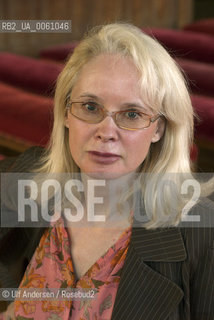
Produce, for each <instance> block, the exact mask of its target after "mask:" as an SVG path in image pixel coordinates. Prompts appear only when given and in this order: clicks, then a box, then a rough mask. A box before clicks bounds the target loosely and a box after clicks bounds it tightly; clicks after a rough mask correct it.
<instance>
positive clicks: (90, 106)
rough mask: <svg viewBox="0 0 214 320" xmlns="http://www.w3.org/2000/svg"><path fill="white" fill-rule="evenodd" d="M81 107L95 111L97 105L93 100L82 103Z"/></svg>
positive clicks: (97, 107)
mask: <svg viewBox="0 0 214 320" xmlns="http://www.w3.org/2000/svg"><path fill="white" fill-rule="evenodd" d="M82 108H83V109H84V110H85V111H87V112H96V111H98V109H99V106H98V104H97V103H95V102H91V101H88V102H84V103H82Z"/></svg>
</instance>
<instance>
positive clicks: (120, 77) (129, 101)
mask: <svg viewBox="0 0 214 320" xmlns="http://www.w3.org/2000/svg"><path fill="white" fill-rule="evenodd" d="M138 81H139V73H138V71H137V69H136V67H135V66H134V64H133V63H132V61H131V60H129V59H128V58H123V57H119V56H117V55H100V56H98V57H96V58H94V59H93V60H91V61H90V62H88V63H87V64H85V66H84V67H83V68H82V70H81V72H80V74H79V76H78V78H77V81H76V83H75V85H74V87H73V90H72V94H71V99H70V100H71V101H81V102H87V101H93V102H95V103H98V104H100V105H102V106H104V108H105V109H106V110H107V111H109V112H114V111H120V110H127V109H130V108H131V109H132V108H135V107H136V106H137V109H138V110H139V109H140V111H142V112H144V113H147V114H149V115H152V113H151V110H149V109H148V107H145V104H144V102H143V97H142V96H141V90H140V86H139V85H138ZM65 125H66V127H68V128H69V146H70V152H71V155H72V157H73V159H74V161H75V162H76V164H77V165H78V167H79V168H80V170H81V172H84V173H88V174H90V173H93V174H96V176H99V177H101V178H109V177H111V178H117V177H120V176H122V175H125V174H128V173H131V172H135V171H136V170H137V169H138V167H139V166H140V165H141V164H142V162H143V161H144V159H145V158H146V155H147V153H148V150H149V147H150V144H151V143H155V142H156V141H158V140H159V139H160V137H161V135H162V132H163V128H162V126H163V125H162V124H161V122H160V121H159V120H157V121H155V122H154V123H151V124H150V126H149V127H148V128H146V129H140V130H136V131H130V130H125V129H121V128H119V127H118V126H117V125H116V124H115V122H114V120H113V118H111V117H110V116H107V117H106V118H105V119H104V120H103V121H102V122H100V123H97V124H90V123H86V122H84V121H82V120H79V119H77V118H76V117H74V116H73V115H72V114H71V113H70V112H68V115H67V118H66V119H65Z"/></svg>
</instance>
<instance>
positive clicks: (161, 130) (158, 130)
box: [152, 118, 165, 143]
mask: <svg viewBox="0 0 214 320" xmlns="http://www.w3.org/2000/svg"><path fill="white" fill-rule="evenodd" d="M164 131H165V121H164V119H163V118H159V119H158V122H157V127H156V131H155V133H154V135H153V137H152V143H154V142H157V141H159V140H160V139H161V137H162V136H163V134H164Z"/></svg>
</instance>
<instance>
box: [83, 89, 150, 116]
mask: <svg viewBox="0 0 214 320" xmlns="http://www.w3.org/2000/svg"><path fill="white" fill-rule="evenodd" d="M79 98H91V99H95V100H97V101H102V99H101V98H99V97H98V96H96V95H94V94H92V93H88V92H84V93H83V94H81V95H80V96H79ZM127 108H138V109H142V112H146V113H148V112H149V110H148V109H147V108H146V107H144V106H142V105H140V104H138V103H135V102H125V103H123V105H122V109H127Z"/></svg>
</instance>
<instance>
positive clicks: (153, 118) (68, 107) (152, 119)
mask: <svg viewBox="0 0 214 320" xmlns="http://www.w3.org/2000/svg"><path fill="white" fill-rule="evenodd" d="M88 102H89V101H88ZM74 103H80V104H81V103H82V104H84V102H83V101H68V103H67V105H66V110H69V111H70V113H71V114H72V116H74V117H75V118H77V119H79V120H81V121H84V122H86V123H90V124H97V123H100V122H102V121H103V120H104V119H105V118H106V117H107V116H109V117H111V118H112V119H113V120H114V123H115V124H116V126H117V127H118V128H120V129H124V130H130V131H136V130H143V129H147V128H149V127H150V125H151V123H154V122H155V121H156V120H158V119H159V118H160V117H161V116H162V115H161V114H157V115H155V116H150V115H148V114H146V113H144V112H141V111H140V113H142V114H144V115H146V116H148V117H149V118H148V120H149V125H148V126H147V127H143V128H126V127H122V126H119V125H118V124H117V119H116V117H117V114H120V113H123V112H127V111H128V109H127V110H120V111H112V112H109V111H107V110H106V109H105V107H104V106H102V105H100V104H98V103H97V104H98V106H99V107H100V110H101V111H102V113H103V118H102V119H101V120H100V121H99V122H89V121H87V120H83V119H81V118H79V117H77V116H76V115H74V114H73V113H72V112H71V109H72V104H74ZM85 103H87V101H86V102H85Z"/></svg>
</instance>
